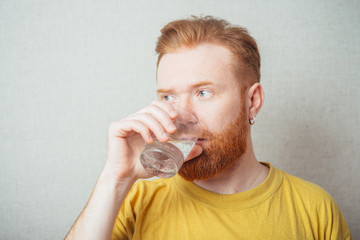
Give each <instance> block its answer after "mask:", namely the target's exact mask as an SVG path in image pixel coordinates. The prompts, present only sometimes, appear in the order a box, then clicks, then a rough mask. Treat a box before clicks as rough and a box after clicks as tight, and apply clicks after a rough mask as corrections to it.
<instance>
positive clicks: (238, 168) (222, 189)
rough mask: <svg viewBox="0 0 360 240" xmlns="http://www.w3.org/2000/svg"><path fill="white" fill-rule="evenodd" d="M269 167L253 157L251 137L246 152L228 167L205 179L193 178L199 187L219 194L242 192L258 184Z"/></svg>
mask: <svg viewBox="0 0 360 240" xmlns="http://www.w3.org/2000/svg"><path fill="white" fill-rule="evenodd" d="M268 173H269V168H268V167H266V166H264V165H263V164H261V163H259V162H258V161H257V159H256V157H255V154H254V150H253V146H252V142H251V139H249V140H248V141H247V150H246V152H245V153H244V154H243V155H242V156H241V157H240V158H239V159H238V160H237V161H236V162H235V164H234V165H233V166H231V167H229V168H228V169H225V170H224V171H222V172H220V173H218V174H217V175H216V176H214V177H212V178H210V179H207V180H195V181H194V183H195V184H196V185H198V186H199V187H201V188H204V189H206V190H209V191H211V192H215V193H220V194H234V193H239V192H244V191H247V190H250V189H252V188H255V187H256V186H258V185H260V184H261V183H262V182H263V181H264V180H265V179H266V177H267V175H268Z"/></svg>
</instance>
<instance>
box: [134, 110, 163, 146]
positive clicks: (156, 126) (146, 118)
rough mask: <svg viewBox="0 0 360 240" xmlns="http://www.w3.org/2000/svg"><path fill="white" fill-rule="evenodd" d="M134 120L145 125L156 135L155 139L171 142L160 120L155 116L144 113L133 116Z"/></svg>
mask: <svg viewBox="0 0 360 240" xmlns="http://www.w3.org/2000/svg"><path fill="white" fill-rule="evenodd" d="M132 120H136V121H139V122H141V123H142V124H143V125H145V126H146V127H147V128H148V129H150V130H151V132H152V133H153V134H154V135H155V137H156V138H157V139H158V140H159V141H161V142H166V141H168V140H169V137H168V135H167V134H166V132H165V129H164V128H163V126H162V125H161V124H160V123H159V122H158V120H157V119H156V118H155V117H154V116H153V114H151V113H148V112H143V113H139V114H135V115H133V116H132Z"/></svg>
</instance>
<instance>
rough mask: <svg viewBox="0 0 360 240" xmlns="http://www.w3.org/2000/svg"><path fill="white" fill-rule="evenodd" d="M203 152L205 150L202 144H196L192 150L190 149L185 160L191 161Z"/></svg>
mask: <svg viewBox="0 0 360 240" xmlns="http://www.w3.org/2000/svg"><path fill="white" fill-rule="evenodd" d="M202 152H203V149H202V147H201V146H200V145H195V146H194V147H193V148H192V149H191V151H190V153H189V155H188V157H187V158H186V159H185V161H189V160H191V159H193V158H195V157H197V156H199V155H200V154H201V153H202Z"/></svg>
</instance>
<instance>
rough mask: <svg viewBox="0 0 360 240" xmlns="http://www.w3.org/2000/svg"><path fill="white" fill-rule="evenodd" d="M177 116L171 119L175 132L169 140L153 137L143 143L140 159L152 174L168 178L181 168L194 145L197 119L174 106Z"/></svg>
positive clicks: (197, 129) (197, 125)
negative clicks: (150, 140)
mask: <svg viewBox="0 0 360 240" xmlns="http://www.w3.org/2000/svg"><path fill="white" fill-rule="evenodd" d="M175 110H176V111H177V113H178V117H177V118H176V119H175V120H174V121H173V122H174V124H175V126H176V132H175V133H174V134H171V135H169V139H170V140H169V141H167V142H165V143H164V142H160V141H159V140H157V139H156V138H154V142H153V143H151V144H147V143H146V144H145V145H144V148H143V151H142V152H141V154H140V161H141V164H142V165H143V167H144V168H145V169H146V171H147V172H149V173H150V174H152V175H153V176H157V177H161V178H169V177H172V176H174V175H175V174H176V173H177V172H178V171H179V169H180V168H181V166H182V164H183V162H184V161H185V159H186V158H187V156H188V155H189V153H190V151H191V149H192V148H193V147H194V145H195V143H196V141H197V138H198V134H199V131H200V126H199V121H198V120H197V118H196V117H195V116H194V115H192V114H191V113H190V112H188V111H185V110H183V109H181V108H177V107H175Z"/></svg>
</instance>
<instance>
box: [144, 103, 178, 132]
mask: <svg viewBox="0 0 360 240" xmlns="http://www.w3.org/2000/svg"><path fill="white" fill-rule="evenodd" d="M144 111H146V112H148V113H150V114H152V116H153V117H154V118H155V119H156V120H157V121H158V122H159V123H160V124H161V125H162V126H163V128H164V129H165V130H166V131H167V132H168V133H174V132H175V131H176V127H175V124H174V122H173V121H172V119H171V117H170V116H169V114H168V113H167V112H166V111H165V110H163V109H162V108H160V107H158V106H156V105H150V106H149V107H148V108H146V109H145V110H144Z"/></svg>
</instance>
